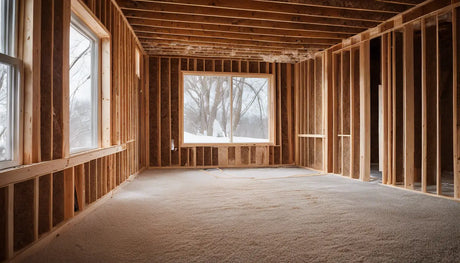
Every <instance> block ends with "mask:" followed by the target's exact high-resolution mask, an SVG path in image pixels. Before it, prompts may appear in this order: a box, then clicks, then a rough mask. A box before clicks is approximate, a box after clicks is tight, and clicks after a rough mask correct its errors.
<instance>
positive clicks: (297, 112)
mask: <svg viewBox="0 0 460 263" xmlns="http://www.w3.org/2000/svg"><path fill="white" fill-rule="evenodd" d="M299 69H300V63H296V64H295V66H294V76H295V89H294V98H295V134H294V136H295V164H296V165H299V162H300V153H299V136H298V135H299V122H300V118H299V117H300V105H299V104H300V85H299V83H300V72H299V71H300V70H299Z"/></svg>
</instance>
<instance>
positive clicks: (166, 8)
mask: <svg viewBox="0 0 460 263" xmlns="http://www.w3.org/2000/svg"><path fill="white" fill-rule="evenodd" d="M117 1H118V3H119V5H120V6H121V8H122V10H123V11H125V9H131V10H140V11H142V10H144V11H148V12H161V13H171V14H193V15H201V16H214V17H222V18H242V19H254V20H263V21H266V20H269V21H284V22H290V23H293V22H295V23H308V24H317V25H336V26H343V27H358V28H371V27H374V26H377V25H378V24H379V23H380V22H383V21H385V20H387V19H389V18H391V17H392V15H391V14H382V13H380V14H376V13H374V12H365V11H358V12H354V11H350V10H337V9H331V8H316V7H299V6H292V5H285V4H281V5H280V4H277V3H271V4H270V3H260V2H259V3H257V4H256V5H253V3H255V2H252V1H247V0H236V1H231V2H230V1H219V6H216V5H206V4H204V5H203V3H204V2H208V0H184V1H182V0H178V1H181V2H187V3H188V4H186V5H185V4H178V3H173V2H172V1H169V0H168V1H156V2H153V1H145V2H144V1H143V2H138V1H130V0H117ZM176 1H177V0H176ZM250 6H252V7H250Z"/></svg>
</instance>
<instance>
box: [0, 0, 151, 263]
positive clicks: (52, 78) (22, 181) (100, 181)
mask: <svg viewBox="0 0 460 263" xmlns="http://www.w3.org/2000/svg"><path fill="white" fill-rule="evenodd" d="M19 2H20V8H19V9H20V10H21V11H20V13H21V21H22V22H20V24H19V27H20V32H21V37H20V39H22V41H21V46H20V54H19V55H20V58H21V59H22V60H23V62H24V86H23V87H24V105H25V108H24V124H23V127H24V138H23V143H24V151H23V164H24V165H22V166H19V167H14V168H10V169H6V170H2V171H0V178H1V180H0V229H2V230H1V231H0V236H1V237H2V240H1V241H0V261H1V260H7V259H11V258H12V257H14V256H15V255H17V254H18V253H21V252H22V251H23V250H24V249H25V248H27V247H29V246H30V245H31V244H32V243H34V242H36V241H37V240H39V239H40V238H42V237H43V236H44V235H46V234H47V233H49V232H50V231H52V230H54V229H56V228H57V227H59V226H60V225H62V224H63V222H65V221H66V220H69V219H71V218H73V217H74V216H75V215H76V214H78V213H79V212H80V211H82V210H84V209H86V208H87V207H88V205H90V204H92V203H94V202H95V201H96V200H98V199H101V198H102V197H103V196H104V195H105V194H107V193H109V192H110V191H111V190H113V189H115V188H116V187H117V186H118V185H119V184H121V183H122V182H123V181H125V180H126V179H127V178H128V177H129V176H130V175H133V174H135V173H137V172H138V171H139V170H140V169H142V168H143V167H145V164H146V163H145V161H144V163H143V164H142V163H140V160H141V158H139V152H140V151H139V146H138V140H139V134H141V133H142V131H140V130H139V123H138V119H139V117H140V116H142V118H147V116H148V115H146V114H148V113H147V112H146V107H147V105H146V104H143V106H142V107H140V108H139V109H138V108H137V105H138V104H139V103H138V102H139V101H145V99H146V98H147V97H146V95H145V94H146V92H145V93H144V92H142V93H138V90H139V89H143V90H146V87H147V86H146V85H148V82H147V81H146V80H145V78H144V76H145V75H144V74H145V73H144V72H142V73H141V76H140V81H139V83H140V86H141V87H139V85H136V82H135V75H136V74H135V67H134V61H135V55H134V54H135V49H136V48H137V49H139V50H140V51H141V52H143V49H142V47H141V46H140V45H139V44H138V42H137V40H136V36H135V35H134V34H133V33H132V31H131V30H130V25H129V24H127V22H126V18H125V17H124V16H123V15H122V13H121V11H120V9H119V8H118V7H117V6H116V5H115V4H114V2H112V1H110V0H105V1H76V0H73V1H58V0H42V1H37V0H35V1H29V0H24V1H19ZM71 5H72V9H73V10H74V11H76V12H78V11H80V12H78V13H79V14H80V15H82V14H83V15H84V16H83V17H82V19H83V20H87V18H95V20H93V21H96V23H94V24H91V28H92V29H93V30H94V31H97V32H98V33H101V34H105V36H101V38H102V39H103V40H102V41H101V48H102V51H103V52H106V53H105V56H102V58H104V57H105V59H103V60H102V61H100V62H101V68H100V72H102V77H101V78H100V79H101V83H100V86H101V93H100V98H101V103H100V106H101V109H100V112H101V114H102V115H101V118H100V119H101V131H100V136H99V138H100V142H99V143H100V144H99V145H100V147H101V148H100V149H96V150H93V151H89V152H86V153H81V154H78V155H70V154H69V147H68V133H69V130H68V129H69V128H68V121H66V120H67V119H68V115H69V113H68V107H69V106H68V99H69V95H68V81H69V76H68V70H69V69H68V63H69V62H68V58H69V55H68V52H69V51H68V49H69V30H70V12H71ZM44 14H46V15H44ZM99 29H103V30H102V31H100V30H99ZM111 53H112V54H111ZM142 55H143V54H142ZM110 71H112V72H110ZM110 123H112V125H111V124H110ZM121 123H123V124H124V125H123V126H122V125H120V124H121ZM145 128H147V127H145Z"/></svg>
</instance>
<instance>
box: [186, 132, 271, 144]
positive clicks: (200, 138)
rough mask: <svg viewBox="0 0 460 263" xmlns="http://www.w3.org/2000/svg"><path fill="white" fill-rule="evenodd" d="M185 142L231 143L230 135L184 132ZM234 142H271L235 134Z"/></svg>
mask: <svg viewBox="0 0 460 263" xmlns="http://www.w3.org/2000/svg"><path fill="white" fill-rule="evenodd" d="M184 142H185V143H230V138H229V137H213V136H204V135H196V134H191V133H188V132H184ZM233 142H234V143H263V142H269V140H268V139H260V138H248V137H237V136H233Z"/></svg>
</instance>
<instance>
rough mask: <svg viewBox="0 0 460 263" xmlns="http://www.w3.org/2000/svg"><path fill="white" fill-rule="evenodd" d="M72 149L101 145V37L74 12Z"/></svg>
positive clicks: (71, 56) (78, 150)
mask: <svg viewBox="0 0 460 263" xmlns="http://www.w3.org/2000/svg"><path fill="white" fill-rule="evenodd" d="M69 47H70V50H69V70H70V74H69V88H70V91H69V119H70V121H69V146H70V152H71V153H75V152H80V151H84V150H88V149H94V148H97V147H98V109H99V104H98V94H99V85H98V68H99V63H98V61H99V59H98V58H99V57H98V53H99V52H98V48H99V39H98V37H97V36H96V35H95V34H94V33H93V32H92V31H91V30H90V29H88V28H87V26H86V25H85V24H83V23H82V22H81V21H80V20H79V19H78V18H77V17H76V16H75V15H73V14H72V20H71V25H70V44H69Z"/></svg>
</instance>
